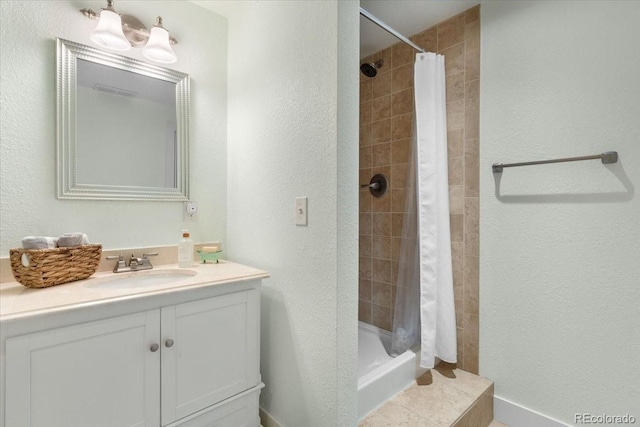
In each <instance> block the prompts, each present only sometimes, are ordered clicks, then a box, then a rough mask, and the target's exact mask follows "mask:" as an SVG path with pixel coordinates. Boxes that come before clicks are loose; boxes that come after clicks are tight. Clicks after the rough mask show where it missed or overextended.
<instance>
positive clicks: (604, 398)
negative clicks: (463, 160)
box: [480, 1, 640, 423]
mask: <svg viewBox="0 0 640 427" xmlns="http://www.w3.org/2000/svg"><path fill="white" fill-rule="evenodd" d="M481 13H482V35H481V38H482V47H481V52H482V59H481V66H482V69H481V73H480V75H481V85H480V86H481V108H480V112H481V123H480V126H481V138H480V141H481V142H480V155H481V161H480V167H481V200H480V206H481V210H480V235H481V238H480V242H481V247H480V282H481V284H480V292H481V294H480V308H481V313H480V374H481V375H485V376H487V377H489V378H491V379H493V380H494V381H495V387H496V395H498V396H500V397H503V398H505V399H507V400H510V401H512V402H515V403H518V404H520V405H523V406H525V407H528V408H530V409H533V410H536V411H538V412H541V413H543V414H545V415H548V416H551V417H554V418H556V419H558V420H561V421H564V422H567V423H574V418H573V417H574V413H576V412H589V413H592V414H603V413H607V414H611V415H613V414H625V413H631V414H632V415H635V416H636V418H640V409H639V407H638V402H640V390H639V387H640V369H638V366H640V333H639V332H638V331H640V309H639V307H640V199H639V198H638V194H637V191H638V190H637V189H638V188H639V187H640V120H639V118H640V77H639V76H640V55H639V53H640V25H638V22H640V2H624V1H623V2H613V1H608V2H582V1H581V2H577V1H566V2H491V1H490V2H486V3H483V4H482V7H481ZM606 150H617V151H618V153H619V154H620V162H619V163H618V164H615V165H610V166H606V167H605V166H603V165H602V164H600V163H599V162H598V161H589V162H578V163H565V164H559V165H545V166H529V167H522V168H513V169H506V170H505V171H504V173H503V174H502V175H503V176H502V178H501V180H500V192H499V195H496V182H495V181H494V176H493V174H492V173H491V168H490V166H491V164H492V163H494V162H505V163H509V162H517V161H529V160H536V159H545V158H556V157H565V156H566V157H570V156H581V155H588V154H597V153H601V152H603V151H606Z"/></svg>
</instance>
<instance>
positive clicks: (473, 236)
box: [464, 197, 480, 257]
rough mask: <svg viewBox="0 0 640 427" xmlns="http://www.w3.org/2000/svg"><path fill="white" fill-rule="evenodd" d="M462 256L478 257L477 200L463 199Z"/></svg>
mask: <svg viewBox="0 0 640 427" xmlns="http://www.w3.org/2000/svg"><path fill="white" fill-rule="evenodd" d="M464 215H465V216H464V254H465V256H476V257H477V256H479V235H478V223H479V218H480V206H479V199H478V198H477V197H465V199H464Z"/></svg>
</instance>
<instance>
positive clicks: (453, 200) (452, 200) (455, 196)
mask: <svg viewBox="0 0 640 427" xmlns="http://www.w3.org/2000/svg"><path fill="white" fill-rule="evenodd" d="M449 213H452V214H461V213H464V186H462V185H450V186H449Z"/></svg>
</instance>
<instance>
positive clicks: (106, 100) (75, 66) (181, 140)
mask: <svg viewBox="0 0 640 427" xmlns="http://www.w3.org/2000/svg"><path fill="white" fill-rule="evenodd" d="M58 62H59V63H58V71H59V74H61V75H59V78H58V85H59V86H58V108H59V114H58V118H59V123H58V125H59V132H58V150H59V164H58V167H59V170H58V184H59V185H58V197H59V198H74V199H76V198H88V199H96V198H107V199H129V200H131V199H134V200H136V199H139V200H148V199H157V200H187V199H188V159H187V157H188V151H187V148H188V141H187V137H188V131H187V127H188V116H187V114H188V99H189V93H188V89H189V85H188V76H187V75H185V74H182V73H178V72H175V71H173V70H168V69H165V68H161V67H157V66H154V65H150V64H145V63H143V62H141V61H136V60H133V59H130V58H126V57H123V56H120V55H114V54H111V53H107V52H101V51H98V50H97V49H94V48H91V47H88V46H83V45H78V44H75V43H72V42H68V41H64V40H59V41H58ZM74 77H75V78H74ZM65 101H66V102H65ZM73 101H75V102H73ZM73 123H75V126H73V125H72V124H73ZM60 154H62V156H60Z"/></svg>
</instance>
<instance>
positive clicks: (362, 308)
mask: <svg viewBox="0 0 640 427" xmlns="http://www.w3.org/2000/svg"><path fill="white" fill-rule="evenodd" d="M372 307H373V304H372V303H371V301H363V300H358V320H359V321H361V322H366V323H369V324H371V322H372V320H373V319H372V317H371V309H372Z"/></svg>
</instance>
